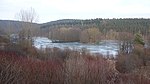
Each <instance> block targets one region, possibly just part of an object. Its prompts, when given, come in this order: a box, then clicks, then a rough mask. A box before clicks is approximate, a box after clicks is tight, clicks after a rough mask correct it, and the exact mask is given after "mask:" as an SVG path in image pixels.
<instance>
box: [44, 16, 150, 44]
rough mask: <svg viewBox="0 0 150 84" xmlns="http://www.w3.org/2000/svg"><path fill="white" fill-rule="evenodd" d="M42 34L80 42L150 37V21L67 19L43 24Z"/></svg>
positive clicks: (52, 37) (135, 19)
mask: <svg viewBox="0 0 150 84" xmlns="http://www.w3.org/2000/svg"><path fill="white" fill-rule="evenodd" d="M41 32H42V33H43V35H45V36H48V37H49V38H51V39H57V40H64V41H80V42H97V41H100V40H103V39H117V40H118V39H119V38H122V36H121V35H130V37H133V36H134V35H135V34H137V33H141V34H142V35H143V36H144V37H148V36H149V32H150V19H142V18H141V19H140V18H139V19H138V18H134V19H131V18H129V19H101V18H97V19H89V20H76V19H75V20H74V19H65V20H58V21H53V22H49V23H45V24H42V25H41ZM91 33H92V34H91ZM64 37H65V38H64ZM69 38H70V39H69ZM73 38H75V39H73Z"/></svg>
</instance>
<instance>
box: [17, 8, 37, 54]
mask: <svg viewBox="0 0 150 84" xmlns="http://www.w3.org/2000/svg"><path fill="white" fill-rule="evenodd" d="M16 18H17V19H18V20H19V21H22V29H21V31H20V32H19V37H20V39H19V40H20V41H19V44H21V46H22V47H23V48H24V49H27V51H28V49H30V48H31V47H32V36H33V31H35V29H34V28H33V25H34V24H33V23H35V22H37V21H38V15H37V13H36V12H35V10H34V9H33V8H30V9H27V10H20V12H19V13H17V14H16Z"/></svg>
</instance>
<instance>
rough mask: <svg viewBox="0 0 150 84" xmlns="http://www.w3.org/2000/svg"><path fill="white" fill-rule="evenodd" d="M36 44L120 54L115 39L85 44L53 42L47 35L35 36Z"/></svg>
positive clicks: (38, 45)
mask: <svg viewBox="0 0 150 84" xmlns="http://www.w3.org/2000/svg"><path fill="white" fill-rule="evenodd" d="M33 40H34V46H35V47H36V48H38V49H41V48H43V49H44V48H46V47H49V48H54V47H57V48H60V49H65V48H69V49H76V50H82V49H83V48H85V49H87V50H88V51H89V52H90V53H92V54H93V53H99V54H103V55H112V56H115V55H117V54H118V50H119V42H118V41H115V40H103V41H101V42H100V43H99V44H83V43H79V42H68V43H52V41H51V40H50V39H48V38H46V37H34V38H33Z"/></svg>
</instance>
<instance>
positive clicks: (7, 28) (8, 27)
mask: <svg viewBox="0 0 150 84" xmlns="http://www.w3.org/2000/svg"><path fill="white" fill-rule="evenodd" d="M24 24H30V23H26V22H21V21H13V20H0V32H1V34H2V33H3V34H6V33H8V32H11V33H18V32H19V31H20V30H21V29H22V26H23V25H24ZM32 26H33V28H40V26H39V24H36V23H33V24H32Z"/></svg>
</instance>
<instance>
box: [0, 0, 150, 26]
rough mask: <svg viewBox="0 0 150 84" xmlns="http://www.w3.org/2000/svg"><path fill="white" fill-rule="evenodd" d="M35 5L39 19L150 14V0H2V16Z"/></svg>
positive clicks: (122, 16) (44, 20)
mask: <svg viewBox="0 0 150 84" xmlns="http://www.w3.org/2000/svg"><path fill="white" fill-rule="evenodd" d="M31 7H32V8H34V9H35V11H36V12H37V14H38V15H39V22H38V23H45V22H49V21H54V20H58V19H94V18H150V0H0V19H2V20H15V19H16V18H15V15H16V13H18V12H19V11H20V10H21V9H25V10H26V9H30V8H31Z"/></svg>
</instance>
